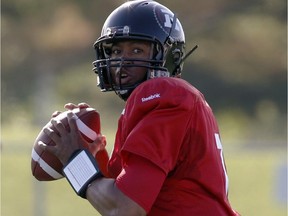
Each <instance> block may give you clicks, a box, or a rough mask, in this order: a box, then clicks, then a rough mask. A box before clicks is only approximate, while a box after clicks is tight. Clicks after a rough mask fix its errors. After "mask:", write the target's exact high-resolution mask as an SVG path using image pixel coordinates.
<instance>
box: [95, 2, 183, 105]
mask: <svg viewBox="0 0 288 216" xmlns="http://www.w3.org/2000/svg"><path fill="white" fill-rule="evenodd" d="M121 40H139V41H148V42H151V46H152V47H151V48H152V49H153V55H152V56H151V58H150V59H147V61H146V62H143V60H141V62H142V63H143V64H142V65H140V66H139V63H138V64H137V65H136V64H135V65H133V64H131V62H135V61H139V59H138V60H137V59H125V58H121V59H115V58H114V59H113V58H110V55H111V47H112V45H113V43H115V42H118V41H121ZM94 48H95V50H96V60H95V61H94V62H93V65H94V68H93V70H94V71H95V72H96V74H98V86H99V87H100V88H101V91H115V92H116V94H117V95H119V96H120V97H121V98H122V99H123V100H127V98H128V97H129V95H130V94H131V93H132V91H133V90H134V89H135V88H136V87H137V86H138V85H139V84H141V83H142V82H143V81H145V80H147V79H151V78H154V77H163V76H167V77H168V76H176V75H179V74H181V71H182V68H183V59H184V58H185V35H184V31H183V29H182V25H181V23H180V21H179V20H178V19H177V17H176V16H175V14H174V13H172V12H171V11H170V10H169V9H168V8H167V7H165V6H163V5H161V4H159V3H157V2H156V1H153V0H132V1H127V2H125V3H124V4H122V5H121V6H119V7H118V8H116V9H115V10H114V11H113V12H112V13H111V14H110V15H109V16H108V18H107V19H106V21H105V23H104V25H103V28H102V32H101V36H100V37H99V38H98V39H97V40H96V42H95V43H94ZM127 62H130V63H129V64H128V63H127ZM126 63H127V64H126ZM113 67H114V68H120V67H146V68H147V76H146V78H145V79H144V80H142V81H141V82H138V83H134V84H133V85H121V84H120V85H119V84H118V85H117V84H115V83H113V81H112V76H111V68H113Z"/></svg>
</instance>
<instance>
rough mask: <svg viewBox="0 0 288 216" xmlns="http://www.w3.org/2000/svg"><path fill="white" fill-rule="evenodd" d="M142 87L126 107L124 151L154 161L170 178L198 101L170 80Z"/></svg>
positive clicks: (150, 83) (146, 84) (147, 83)
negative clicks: (195, 103)
mask: <svg viewBox="0 0 288 216" xmlns="http://www.w3.org/2000/svg"><path fill="white" fill-rule="evenodd" d="M159 79H160V78H159ZM138 88H139V89H137V90H138V91H137V92H136V93H135V94H133V96H132V95H131V96H132V98H131V100H129V103H128V104H127V106H126V108H127V110H126V113H125V115H124V121H125V118H126V122H125V125H124V126H123V133H124V134H123V137H126V138H125V143H124V145H123V148H122V152H126V154H127V152H128V153H130V154H135V155H138V156H141V157H143V158H145V159H147V160H149V161H151V162H152V163H153V164H155V165H156V166H158V167H159V168H160V169H162V170H163V171H164V173H165V174H166V175H167V174H168V173H169V172H170V171H171V170H172V169H173V167H174V166H175V165H176V162H177V158H178V154H179V152H180V149H181V144H182V143H183V140H184V139H185V134H186V132H187V131H186V129H187V125H188V124H189V121H190V118H191V115H193V104H194V102H195V101H193V99H191V98H188V97H187V91H186V90H185V89H183V87H181V86H178V85H176V84H174V83H173V84H172V85H171V83H170V82H169V80H168V79H167V80H165V79H164V80H162V82H160V81H158V82H148V81H147V82H146V83H145V84H143V85H142V86H139V87H138ZM171 89H172V90H171ZM129 99H130V98H129Z"/></svg>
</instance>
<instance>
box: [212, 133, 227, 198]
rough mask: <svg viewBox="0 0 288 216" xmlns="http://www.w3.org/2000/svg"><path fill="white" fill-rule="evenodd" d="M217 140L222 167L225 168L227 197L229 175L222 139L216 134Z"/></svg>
mask: <svg viewBox="0 0 288 216" xmlns="http://www.w3.org/2000/svg"><path fill="white" fill-rule="evenodd" d="M215 140H216V145H217V149H219V150H220V158H221V163H222V167H223V171H224V175H225V191H226V195H227V194H228V184H229V180H228V175H227V171H226V167H225V162H224V157H223V148H222V143H221V139H220V136H219V134H217V133H215Z"/></svg>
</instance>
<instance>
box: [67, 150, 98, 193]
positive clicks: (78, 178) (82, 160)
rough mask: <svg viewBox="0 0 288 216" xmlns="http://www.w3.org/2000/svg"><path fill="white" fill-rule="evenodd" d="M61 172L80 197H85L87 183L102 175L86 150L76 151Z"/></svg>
mask: <svg viewBox="0 0 288 216" xmlns="http://www.w3.org/2000/svg"><path fill="white" fill-rule="evenodd" d="M63 172H64V174H65V176H66V178H67V180H68V181H69V183H70V184H71V186H72V187H73V189H74V190H75V192H76V193H77V194H78V195H79V196H81V197H82V198H86V190H87V187H88V185H89V184H90V183H91V182H92V181H93V180H95V179H97V178H99V177H102V176H103V175H102V174H101V172H100V169H99V167H98V165H97V162H96V160H95V159H94V157H93V156H92V154H91V153H90V152H89V151H87V150H80V151H78V152H76V153H75V154H74V155H73V157H72V159H70V162H69V163H68V164H67V165H66V166H65V167H64V169H63Z"/></svg>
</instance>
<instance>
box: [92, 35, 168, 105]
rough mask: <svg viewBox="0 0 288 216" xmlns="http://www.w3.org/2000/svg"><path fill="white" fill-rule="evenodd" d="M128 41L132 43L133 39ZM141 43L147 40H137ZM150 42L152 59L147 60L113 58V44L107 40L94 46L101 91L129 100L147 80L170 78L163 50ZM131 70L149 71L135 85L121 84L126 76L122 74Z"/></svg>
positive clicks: (96, 70)
mask: <svg viewBox="0 0 288 216" xmlns="http://www.w3.org/2000/svg"><path fill="white" fill-rule="evenodd" d="M126 40H127V41H131V38H129V39H126ZM108 41H110V40H108ZM115 41H125V39H124V38H121V40H113V42H114V43H115ZM141 41H142V42H143V41H147V40H137V42H139V43H141ZM148 42H149V43H150V44H151V45H150V46H151V47H150V50H151V51H150V57H149V58H147V59H142V58H141V59H139V58H122V57H121V58H112V57H111V49H112V46H113V44H112V43H108V42H107V41H105V40H104V41H103V42H101V43H95V45H94V46H95V50H96V55H97V59H98V60H96V61H94V62H93V65H94V68H93V70H94V71H95V72H96V73H97V74H98V86H99V87H100V88H101V91H103V92H106V91H115V92H116V94H117V95H118V96H120V97H121V98H122V99H124V100H127V98H128V97H129V95H130V94H131V93H132V91H133V90H134V89H135V88H136V87H137V86H138V85H140V84H141V83H142V82H144V81H146V80H147V79H151V78H155V77H168V76H169V72H168V70H167V68H166V67H164V66H163V65H164V61H163V55H164V51H163V48H162V47H161V46H159V44H157V43H155V42H152V41H149V40H148ZM129 68H133V69H134V68H145V69H146V70H147V71H146V74H145V76H144V77H142V78H141V79H139V80H137V81H135V82H134V83H129V84H123V83H122V82H121V77H122V76H124V75H123V74H122V73H123V71H125V70H129ZM135 73H137V70H135ZM113 74H118V76H117V78H115V77H113ZM114 76H115V75H114ZM115 79H117V80H115Z"/></svg>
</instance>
